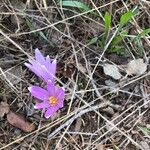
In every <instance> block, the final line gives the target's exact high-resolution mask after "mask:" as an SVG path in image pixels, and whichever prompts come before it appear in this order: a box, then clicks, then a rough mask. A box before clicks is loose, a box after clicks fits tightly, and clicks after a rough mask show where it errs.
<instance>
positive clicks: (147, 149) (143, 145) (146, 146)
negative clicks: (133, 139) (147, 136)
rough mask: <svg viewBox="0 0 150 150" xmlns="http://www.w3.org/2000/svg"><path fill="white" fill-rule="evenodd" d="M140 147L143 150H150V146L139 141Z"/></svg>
mask: <svg viewBox="0 0 150 150" xmlns="http://www.w3.org/2000/svg"><path fill="white" fill-rule="evenodd" d="M140 145H141V146H142V147H143V149H144V150H150V146H149V145H148V143H147V142H145V141H141V142H140Z"/></svg>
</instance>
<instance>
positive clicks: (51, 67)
mask: <svg viewBox="0 0 150 150" xmlns="http://www.w3.org/2000/svg"><path fill="white" fill-rule="evenodd" d="M56 65H57V61H56V59H54V60H53V62H52V64H51V66H50V72H51V74H53V75H54V76H55V74H56Z"/></svg>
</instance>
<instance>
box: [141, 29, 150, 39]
mask: <svg viewBox="0 0 150 150" xmlns="http://www.w3.org/2000/svg"><path fill="white" fill-rule="evenodd" d="M149 33H150V28H148V29H145V30H143V31H142V32H141V33H139V35H138V36H139V37H141V36H146V35H148V34H149Z"/></svg>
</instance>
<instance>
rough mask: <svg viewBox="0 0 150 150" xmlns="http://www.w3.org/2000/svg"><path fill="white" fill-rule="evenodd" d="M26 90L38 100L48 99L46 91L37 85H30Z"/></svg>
mask: <svg viewBox="0 0 150 150" xmlns="http://www.w3.org/2000/svg"><path fill="white" fill-rule="evenodd" d="M28 90H29V91H30V92H31V95H32V96H34V97H36V98H38V99H40V100H46V99H48V91H46V90H45V89H42V88H40V87H39V86H31V87H29V88H28Z"/></svg>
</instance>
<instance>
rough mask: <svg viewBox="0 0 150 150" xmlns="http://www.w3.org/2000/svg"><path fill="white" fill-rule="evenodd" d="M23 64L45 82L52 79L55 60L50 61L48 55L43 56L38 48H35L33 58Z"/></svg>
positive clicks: (54, 71) (54, 70)
mask: <svg viewBox="0 0 150 150" xmlns="http://www.w3.org/2000/svg"><path fill="white" fill-rule="evenodd" d="M25 65H26V67H28V68H29V69H30V70H31V71H32V72H34V73H35V74H36V75H37V76H38V77H40V78H42V79H43V80H44V81H45V82H48V81H49V80H51V81H54V78H55V73H56V60H53V61H52V60H51V59H50V58H49V56H47V57H46V58H45V57H44V56H43V55H42V54H41V52H40V51H39V49H35V59H29V63H25Z"/></svg>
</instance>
